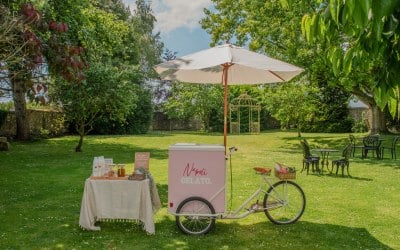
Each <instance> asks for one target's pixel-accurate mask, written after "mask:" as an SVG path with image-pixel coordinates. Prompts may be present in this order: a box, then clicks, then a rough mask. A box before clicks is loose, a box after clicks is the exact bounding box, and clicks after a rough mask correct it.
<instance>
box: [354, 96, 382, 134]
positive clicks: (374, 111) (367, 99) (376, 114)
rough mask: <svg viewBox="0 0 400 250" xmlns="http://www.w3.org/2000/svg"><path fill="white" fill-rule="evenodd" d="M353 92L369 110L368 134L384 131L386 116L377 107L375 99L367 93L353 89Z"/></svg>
mask: <svg viewBox="0 0 400 250" xmlns="http://www.w3.org/2000/svg"><path fill="white" fill-rule="evenodd" d="M353 94H354V95H355V96H357V97H358V99H360V100H361V101H363V102H364V103H365V104H367V105H368V107H369V108H370V110H371V121H370V122H369V121H368V122H369V124H368V125H369V126H368V128H369V132H370V134H378V133H381V132H383V133H386V132H387V131H388V130H387V127H386V116H385V114H384V112H383V111H382V110H381V109H380V108H379V107H378V105H377V104H376V102H375V99H374V98H373V97H371V96H370V95H368V94H365V93H364V92H361V91H354V90H353Z"/></svg>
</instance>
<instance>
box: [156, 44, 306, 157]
mask: <svg viewBox="0 0 400 250" xmlns="http://www.w3.org/2000/svg"><path fill="white" fill-rule="evenodd" d="M155 70H156V71H157V72H158V73H159V75H160V77H161V79H164V80H171V81H181V82H187V83H211V84H223V85H224V146H225V150H226V134H227V113H228V85H239V84H264V83H277V82H284V81H289V80H290V79H292V78H293V77H295V76H297V75H298V74H300V73H301V72H302V71H303V69H301V68H299V67H296V66H294V65H291V64H288V63H285V62H282V61H279V60H276V59H273V58H270V57H268V56H266V55H262V54H259V53H255V52H252V51H249V50H247V49H244V48H241V47H237V46H234V45H231V44H224V45H219V46H216V47H213V48H209V49H206V50H202V51H199V52H196V53H193V54H190V55H186V56H183V57H181V58H178V59H175V60H171V61H167V62H164V63H161V64H158V65H157V66H156V67H155Z"/></svg>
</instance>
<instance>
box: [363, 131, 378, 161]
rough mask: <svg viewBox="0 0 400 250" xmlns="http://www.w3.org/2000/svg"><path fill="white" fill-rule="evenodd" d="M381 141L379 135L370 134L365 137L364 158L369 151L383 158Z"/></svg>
mask: <svg viewBox="0 0 400 250" xmlns="http://www.w3.org/2000/svg"><path fill="white" fill-rule="evenodd" d="M381 142H382V140H380V139H379V136H378V135H368V136H366V137H364V138H363V144H364V147H363V148H362V158H363V159H364V158H366V157H367V155H368V152H369V151H373V152H374V153H375V154H376V158H378V159H380V158H381Z"/></svg>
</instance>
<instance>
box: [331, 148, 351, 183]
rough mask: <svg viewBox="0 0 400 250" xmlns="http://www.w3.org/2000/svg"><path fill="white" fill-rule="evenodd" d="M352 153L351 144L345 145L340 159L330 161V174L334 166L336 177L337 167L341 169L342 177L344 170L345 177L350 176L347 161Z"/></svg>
mask: <svg viewBox="0 0 400 250" xmlns="http://www.w3.org/2000/svg"><path fill="white" fill-rule="evenodd" d="M352 151H353V144H351V143H349V144H347V145H346V147H345V148H344V149H343V152H342V157H343V158H340V159H337V160H332V172H333V168H334V167H335V166H336V175H337V174H338V171H339V167H340V168H342V176H344V168H346V170H347V175H348V176H350V173H349V166H350V162H349V159H350V157H351V154H352Z"/></svg>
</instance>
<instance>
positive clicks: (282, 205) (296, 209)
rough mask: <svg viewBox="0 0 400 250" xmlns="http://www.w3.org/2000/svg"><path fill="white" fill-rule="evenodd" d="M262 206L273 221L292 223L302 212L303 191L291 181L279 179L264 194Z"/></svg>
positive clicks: (303, 205)
mask: <svg viewBox="0 0 400 250" xmlns="http://www.w3.org/2000/svg"><path fill="white" fill-rule="evenodd" d="M264 208H265V209H266V210H265V214H266V216H267V217H268V219H270V220H271V221H272V222H273V223H276V224H290V223H294V222H295V221H297V220H298V219H299V218H300V217H301V215H302V214H303V212H304V208H305V196H304V192H303V191H302V190H301V188H300V187H299V186H298V185H297V184H295V183H293V182H290V181H280V182H278V183H275V184H274V185H273V186H271V188H270V189H269V190H268V192H267V194H266V195H265V197H264Z"/></svg>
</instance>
